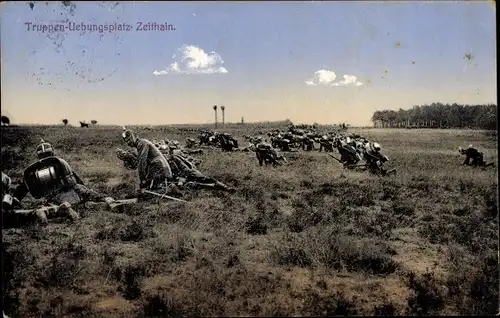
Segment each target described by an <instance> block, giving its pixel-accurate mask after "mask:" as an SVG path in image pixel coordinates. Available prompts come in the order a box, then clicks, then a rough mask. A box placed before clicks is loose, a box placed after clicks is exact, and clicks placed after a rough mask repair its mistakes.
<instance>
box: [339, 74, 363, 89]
mask: <svg viewBox="0 0 500 318" xmlns="http://www.w3.org/2000/svg"><path fill="white" fill-rule="evenodd" d="M343 77H344V79H343V80H342V81H340V82H337V83H333V85H334V86H349V85H351V86H352V85H354V86H361V85H363V83H361V82H359V81H358V78H357V77H356V76H354V75H344V76H343Z"/></svg>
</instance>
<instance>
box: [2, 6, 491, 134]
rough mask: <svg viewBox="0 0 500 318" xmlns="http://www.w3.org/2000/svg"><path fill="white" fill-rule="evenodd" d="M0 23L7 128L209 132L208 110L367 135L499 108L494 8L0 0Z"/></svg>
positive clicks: (251, 119)
mask: <svg viewBox="0 0 500 318" xmlns="http://www.w3.org/2000/svg"><path fill="white" fill-rule="evenodd" d="M0 11H1V20H0V21H1V37H0V40H1V86H2V87H1V89H2V94H1V103H2V104H1V105H2V115H7V116H8V117H9V118H10V119H11V122H12V123H26V124H27V123H32V124H60V123H61V120H62V119H63V118H67V119H68V120H69V122H70V124H71V123H73V124H78V121H87V122H89V121H90V120H92V119H94V120H97V121H98V122H99V123H101V124H112V125H126V124H136V125H142V124H150V125H168V124H183V123H211V122H213V121H214V111H213V109H212V107H213V105H219V106H220V105H224V106H225V121H226V122H240V121H241V118H242V117H244V121H245V122H255V121H275V120H284V119H290V120H292V121H293V122H294V123H310V124H312V123H319V124H337V123H342V122H346V123H349V124H351V125H353V126H364V125H371V122H370V118H371V116H372V114H373V112H374V111H376V110H385V109H393V110H398V109H399V108H403V109H408V108H411V107H413V105H423V104H430V103H433V102H441V103H459V104H488V103H494V104H496V100H497V92H496V87H497V83H496V69H497V68H496V43H495V41H496V23H495V5H494V4H493V3H492V2H490V1H472V2H467V1H460V2H445V1H439V2H417V1H408V2H382V1H377V2H369V1H359V2H358V1H346V2H340V1H331V2H319V1H311V2H264V1H263V2H196V1H194V2H170V3H168V2H74V3H73V4H72V5H71V6H64V5H63V4H62V2H60V1H57V2H56V1H55V2H49V3H46V2H34V5H33V8H31V7H30V5H29V2H10V3H5V2H3V3H2V4H1V5H0ZM148 23H150V24H155V23H156V25H157V30H153V29H152V28H154V27H152V28H151V29H149V30H148V29H146V28H144V27H143V26H144V25H147V24H148ZM81 24H83V25H85V26H86V27H87V28H89V27H91V28H95V30H94V31H83V30H82V29H81V27H80V29H79V30H76V29H75V27H74V25H81ZM34 25H37V27H35V26H34ZM118 25H120V26H122V29H119V27H118ZM160 25H163V26H164V30H160V29H159V26H160ZM165 25H166V26H167V27H165ZM127 26H128V27H127ZM98 28H101V31H103V32H99V30H98ZM218 116H219V119H218V120H219V121H221V120H222V118H221V112H220V111H219V114H218Z"/></svg>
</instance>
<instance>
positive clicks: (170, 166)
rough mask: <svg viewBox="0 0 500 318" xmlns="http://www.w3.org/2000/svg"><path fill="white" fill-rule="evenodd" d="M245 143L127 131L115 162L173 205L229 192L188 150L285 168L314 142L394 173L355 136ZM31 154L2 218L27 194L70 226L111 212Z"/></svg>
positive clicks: (216, 136) (345, 160)
mask: <svg viewBox="0 0 500 318" xmlns="http://www.w3.org/2000/svg"><path fill="white" fill-rule="evenodd" d="M318 136H319V137H318ZM245 137H246V138H245V139H247V140H248V141H249V143H248V146H247V147H245V148H239V147H238V141H237V140H236V139H235V138H234V137H233V136H232V135H230V134H228V133H217V132H209V131H202V132H201V134H200V140H199V143H197V142H196V141H195V140H194V139H191V138H188V139H187V140H186V145H185V147H182V146H181V145H180V144H179V142H178V141H176V140H160V141H157V140H153V141H150V140H148V139H145V138H140V137H139V136H137V134H136V133H134V132H133V131H131V130H128V129H124V131H123V133H122V138H123V141H124V142H125V144H126V145H127V146H128V147H129V149H121V148H117V149H116V156H117V157H118V159H120V160H121V161H122V162H123V164H124V166H125V167H126V168H127V169H130V170H137V172H138V176H139V190H138V198H141V197H144V196H147V194H154V195H157V196H162V197H164V196H167V197H169V198H172V199H174V198H173V197H170V196H168V194H171V195H176V196H179V195H180V196H182V195H183V190H189V189H196V188H210V189H218V190H223V191H231V192H232V191H234V189H232V188H230V187H228V186H227V185H225V184H223V183H221V182H220V181H218V180H215V179H213V178H211V177H208V176H206V175H204V174H203V173H201V172H200V171H199V170H198V168H197V165H198V164H199V163H201V161H200V160H199V159H196V158H194V157H192V156H191V154H195V153H201V152H203V150H202V149H199V148H198V149H194V148H196V147H202V146H209V147H213V146H215V147H218V148H221V149H222V150H223V151H244V152H255V154H256V158H257V160H258V163H259V165H261V166H263V165H266V166H267V165H275V166H276V165H281V164H282V163H287V162H288V161H287V159H286V158H285V157H284V156H283V155H282V154H281V152H280V151H292V147H293V145H297V143H298V144H299V145H301V146H302V147H303V149H304V150H306V151H307V150H310V148H311V146H310V145H309V142H304V140H311V141H312V142H313V143H314V142H315V141H316V142H318V143H319V144H320V149H319V150H320V151H322V150H324V151H325V152H327V154H328V155H329V156H330V157H332V158H334V159H335V160H337V161H338V162H340V163H341V164H342V165H343V167H345V168H347V169H355V168H364V169H367V170H368V171H370V172H372V173H374V174H381V175H387V174H390V173H392V172H395V169H391V170H387V169H385V168H384V164H385V163H386V162H387V161H389V158H388V157H387V156H385V155H383V154H382V153H381V146H380V144H379V143H377V142H372V141H370V140H368V139H367V138H365V137H363V136H359V135H349V136H348V135H345V134H343V133H339V132H331V133H327V134H324V135H320V134H318V133H315V132H312V131H304V130H298V129H296V128H294V127H291V128H290V129H289V130H288V131H287V132H284V133H281V132H280V131H272V132H270V133H268V137H269V141H270V142H269V141H268V139H267V138H266V139H264V138H263V137H262V136H257V137H249V136H245ZM298 137H300V138H298ZM312 147H313V146H312ZM334 149H337V151H338V153H339V154H340V158H337V157H335V156H333V155H332V154H330V152H333V151H334ZM36 152H37V157H38V158H37V161H35V162H34V163H33V164H31V165H29V166H28V168H26V169H25V171H24V173H23V180H22V182H21V183H20V184H19V185H17V187H15V188H14V187H13V186H12V182H11V179H10V178H9V176H7V175H6V174H4V173H3V172H2V200H3V201H2V212H7V214H8V213H9V212H12V211H14V209H15V208H22V207H23V204H22V201H23V199H24V198H25V197H26V196H27V194H31V196H32V197H33V198H35V199H38V200H44V201H45V203H48V204H49V205H50V206H51V207H53V208H54V209H55V210H56V211H57V214H59V215H61V214H64V215H66V216H68V217H69V218H70V219H71V220H77V219H79V217H80V216H79V214H78V213H77V212H76V211H75V210H74V209H73V206H74V205H75V204H76V205H79V204H81V203H85V202H87V201H92V202H102V203H104V204H106V205H108V206H113V205H116V204H118V203H119V202H118V201H119V200H118V201H117V200H115V199H114V198H112V197H110V196H107V195H104V194H101V193H99V192H97V191H94V190H92V189H90V188H88V187H87V186H86V185H85V183H84V181H83V179H82V178H81V177H80V176H79V175H78V174H77V173H76V172H75V171H74V170H73V169H72V168H71V166H70V165H69V164H68V162H66V161H65V160H64V159H62V158H60V157H58V156H57V155H56V153H55V150H54V147H53V146H52V145H51V144H50V143H48V142H46V141H43V140H42V142H41V143H40V144H39V145H38V146H37V148H36ZM459 152H460V154H462V155H465V156H466V159H465V161H464V162H463V164H464V165H470V166H478V167H487V166H492V165H493V163H486V162H485V161H484V155H483V153H482V152H480V151H478V150H477V149H475V148H473V147H472V145H470V146H469V147H468V148H466V149H462V148H460V147H459ZM360 162H363V164H360ZM37 211H38V212H37V213H38V214H37V217H38V218H39V220H41V221H42V222H43V223H46V222H47V215H46V213H45V212H43V211H42V212H40V211H41V210H37ZM45 211H48V210H45ZM2 215H3V213H2Z"/></svg>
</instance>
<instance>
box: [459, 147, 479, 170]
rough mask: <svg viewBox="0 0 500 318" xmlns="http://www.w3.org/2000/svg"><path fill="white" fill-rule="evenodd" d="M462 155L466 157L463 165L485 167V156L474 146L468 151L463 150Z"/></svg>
mask: <svg viewBox="0 0 500 318" xmlns="http://www.w3.org/2000/svg"><path fill="white" fill-rule="evenodd" d="M461 153H462V154H463V155H465V160H464V162H463V163H462V164H463V165H467V166H483V165H484V155H483V153H481V152H480V151H479V150H477V149H476V148H473V147H472V145H470V146H469V148H467V149H461Z"/></svg>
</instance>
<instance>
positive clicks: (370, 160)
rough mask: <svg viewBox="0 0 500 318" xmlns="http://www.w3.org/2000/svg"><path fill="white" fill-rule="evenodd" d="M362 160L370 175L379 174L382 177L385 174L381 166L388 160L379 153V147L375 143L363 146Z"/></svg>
mask: <svg viewBox="0 0 500 318" xmlns="http://www.w3.org/2000/svg"><path fill="white" fill-rule="evenodd" d="M364 160H365V162H366V165H367V166H368V169H369V170H370V171H371V172H372V173H377V172H381V173H382V175H385V174H387V171H386V170H385V169H384V168H383V167H382V165H383V164H384V163H385V162H387V161H388V160H389V159H388V158H387V157H386V156H384V155H383V154H381V153H380V145H379V144H378V143H376V142H368V143H366V145H365V153H364Z"/></svg>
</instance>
